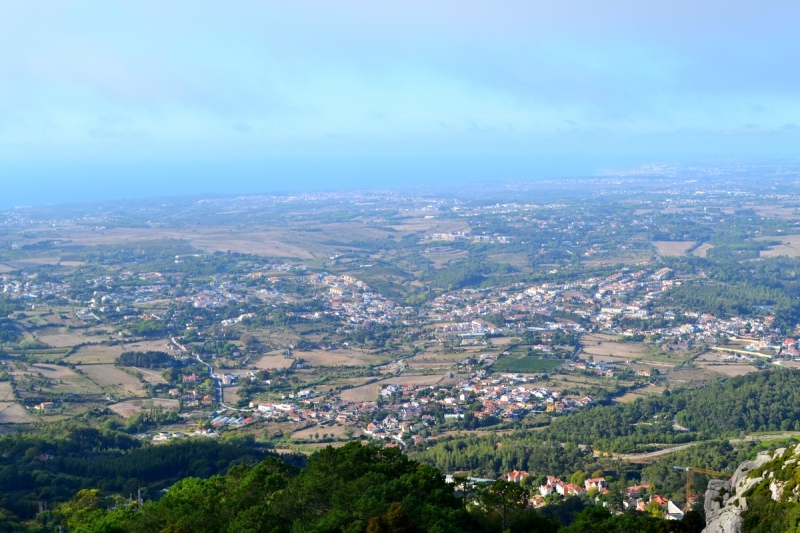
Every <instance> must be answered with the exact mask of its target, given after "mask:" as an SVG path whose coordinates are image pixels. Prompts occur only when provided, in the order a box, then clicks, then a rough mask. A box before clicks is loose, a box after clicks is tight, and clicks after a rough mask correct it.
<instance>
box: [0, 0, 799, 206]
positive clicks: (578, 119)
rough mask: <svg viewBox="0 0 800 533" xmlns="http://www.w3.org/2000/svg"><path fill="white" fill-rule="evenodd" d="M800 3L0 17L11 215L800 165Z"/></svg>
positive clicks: (507, 3) (40, 10) (531, 2)
mask: <svg viewBox="0 0 800 533" xmlns="http://www.w3.org/2000/svg"><path fill="white" fill-rule="evenodd" d="M798 20H800V3H798V2H796V1H774V0H762V1H760V2H756V1H750V2H741V1H736V0H726V1H720V0H707V1H704V2H697V1H696V0H694V1H684V0H674V1H671V2H655V1H643V0H604V1H602V2H587V1H585V0H560V1H559V2H553V1H540V0H492V1H491V2H488V1H483V2H478V1H467V0H458V1H456V0H441V1H434V0H426V1H417V0H403V1H402V2H399V1H397V2H394V1H381V2H376V1H374V0H372V1H346V0H343V1H341V2H331V1H329V0H328V1H306V0H292V1H281V0H274V1H270V2H263V1H244V0H242V1H235V0H234V1H233V2H218V1H214V2H212V1H203V0H192V1H181V0H171V1H169V2H163V1H149V0H137V1H136V2H101V1H99V0H97V1H93V2H88V1H86V2H80V1H70V0H60V1H59V2H50V1H47V2H45V1H41V0H26V1H25V2H13V1H11V0H5V1H2V0H0V207H1V208H6V207H13V206H15V205H35V204H42V203H58V202H68V201H81V200H98V199H110V198H125V197H141V196H157V195H169V194H196V193H247V192H269V191H294V190H308V189H342V188H353V187H370V188H372V187H391V186H402V185H419V184H427V183H437V184H453V185H454V186H457V184H458V183H460V182H462V181H492V180H530V179H537V178H552V177H569V176H586V175H595V174H598V173H605V172H608V171H609V169H617V168H627V167H631V166H635V165H640V164H645V163H653V162H694V161H701V160H730V159H736V160H745V161H746V160H751V159H752V160H759V161H764V160H787V159H788V160H797V159H800V154H798V147H800V69H798V68H797V51H798V50H800V32H798V31H796V27H797V21H798Z"/></svg>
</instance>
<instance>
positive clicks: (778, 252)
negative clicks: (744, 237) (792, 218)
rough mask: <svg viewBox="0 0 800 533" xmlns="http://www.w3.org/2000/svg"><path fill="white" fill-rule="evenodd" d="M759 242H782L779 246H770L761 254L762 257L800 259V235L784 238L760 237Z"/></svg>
mask: <svg viewBox="0 0 800 533" xmlns="http://www.w3.org/2000/svg"><path fill="white" fill-rule="evenodd" d="M755 240H757V241H781V244H779V245H777V246H770V247H769V248H767V249H766V250H762V251H761V252H760V254H759V255H760V256H761V257H780V256H782V255H783V256H787V257H800V235H785V236H782V237H759V238H757V239H755Z"/></svg>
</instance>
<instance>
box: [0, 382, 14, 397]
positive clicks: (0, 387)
mask: <svg viewBox="0 0 800 533" xmlns="http://www.w3.org/2000/svg"><path fill="white" fill-rule="evenodd" d="M13 401H14V389H13V388H12V387H11V383H9V382H8V381H3V382H0V402H13Z"/></svg>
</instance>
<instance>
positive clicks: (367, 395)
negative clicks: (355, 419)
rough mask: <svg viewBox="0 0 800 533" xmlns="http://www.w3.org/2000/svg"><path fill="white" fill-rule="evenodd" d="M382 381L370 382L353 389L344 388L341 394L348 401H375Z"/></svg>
mask: <svg viewBox="0 0 800 533" xmlns="http://www.w3.org/2000/svg"><path fill="white" fill-rule="evenodd" d="M381 388H382V386H381V383H370V384H369V385H362V386H360V387H354V388H352V389H347V390H343V391H342V392H341V394H340V395H339V396H341V398H342V400H346V401H348V402H374V401H375V400H377V399H378V392H380V390H381Z"/></svg>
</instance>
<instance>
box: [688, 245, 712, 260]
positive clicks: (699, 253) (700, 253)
mask: <svg viewBox="0 0 800 533" xmlns="http://www.w3.org/2000/svg"><path fill="white" fill-rule="evenodd" d="M713 247H714V246H713V245H712V244H709V243H707V242H706V243H703V244H701V245H700V246H698V247H697V249H695V251H694V252H692V255H693V256H695V257H705V256H706V255H708V251H709V250H710V249H712V248H713Z"/></svg>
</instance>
